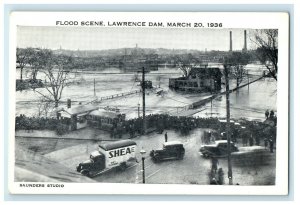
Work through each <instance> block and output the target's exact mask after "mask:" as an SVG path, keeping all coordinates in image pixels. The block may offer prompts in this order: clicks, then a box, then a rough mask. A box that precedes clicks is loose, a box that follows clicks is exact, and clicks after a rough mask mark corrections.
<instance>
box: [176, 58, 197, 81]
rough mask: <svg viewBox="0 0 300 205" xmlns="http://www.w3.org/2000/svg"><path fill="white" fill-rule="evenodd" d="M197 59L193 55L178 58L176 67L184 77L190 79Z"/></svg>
mask: <svg viewBox="0 0 300 205" xmlns="http://www.w3.org/2000/svg"><path fill="white" fill-rule="evenodd" d="M195 61H196V60H195V58H194V56H193V55H192V54H190V53H189V54H187V55H184V56H177V59H176V66H177V67H179V69H180V70H181V71H182V72H183V76H184V77H188V76H189V73H190V71H191V69H192V67H193V66H194V65H195Z"/></svg>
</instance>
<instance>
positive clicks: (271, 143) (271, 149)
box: [269, 137, 274, 153]
mask: <svg viewBox="0 0 300 205" xmlns="http://www.w3.org/2000/svg"><path fill="white" fill-rule="evenodd" d="M269 143H270V152H271V153H273V149H274V142H273V139H272V137H271V138H270V142H269Z"/></svg>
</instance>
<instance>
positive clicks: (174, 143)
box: [164, 141, 182, 146]
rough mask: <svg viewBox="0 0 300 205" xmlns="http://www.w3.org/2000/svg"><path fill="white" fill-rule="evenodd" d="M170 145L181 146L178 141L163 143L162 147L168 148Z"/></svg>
mask: <svg viewBox="0 0 300 205" xmlns="http://www.w3.org/2000/svg"><path fill="white" fill-rule="evenodd" d="M170 145H182V142H180V141H170V142H165V143H164V146H170Z"/></svg>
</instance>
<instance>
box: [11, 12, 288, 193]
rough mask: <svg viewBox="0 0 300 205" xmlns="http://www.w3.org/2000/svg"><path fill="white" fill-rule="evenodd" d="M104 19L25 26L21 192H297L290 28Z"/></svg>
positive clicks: (19, 88) (15, 148) (17, 146)
mask: <svg viewBox="0 0 300 205" xmlns="http://www.w3.org/2000/svg"><path fill="white" fill-rule="evenodd" d="M21 14H22V15H23V16H24V17H25V19H26V13H21ZM98 14H99V15H96V17H94V18H91V15H87V16H86V14H85V13H80V15H79V17H78V16H77V18H74V19H72V18H67V17H66V16H68V14H67V13H64V15H62V16H60V14H58V15H56V14H54V13H52V14H51V13H50V14H49V15H50V17H51V20H48V21H47V22H51V23H50V24H49V23H45V24H44V25H43V23H40V22H41V20H39V19H35V20H36V22H39V23H34V21H33V22H30V23H28V24H22V23H20V24H19V23H18V21H15V22H14V23H15V27H14V30H13V31H14V32H15V34H14V35H15V39H14V43H13V44H12V45H14V46H10V49H11V51H10V52H11V53H13V57H11V59H13V60H12V62H11V68H10V69H11V70H13V71H11V72H13V75H12V76H13V77H12V78H11V79H10V84H13V85H12V86H11V90H10V93H14V94H13V95H12V96H11V101H10V102H11V103H12V104H13V106H12V107H13V109H14V116H11V117H13V118H12V119H13V122H14V126H12V127H11V133H13V136H10V142H11V148H12V149H10V153H12V156H13V157H12V158H11V159H12V166H11V168H12V169H11V170H10V171H12V173H10V174H11V175H12V180H11V183H13V184H14V183H17V189H18V192H19V191H20V190H22V189H23V190H24V189H30V190H34V187H35V188H36V189H42V187H54V188H55V189H56V190H55V193H56V192H58V193H59V192H60V190H62V189H64V186H72V184H76V185H77V186H78V187H77V188H79V189H80V184H84V189H88V187H89V185H91V186H99V187H101V185H102V184H103V185H104V184H109V185H111V186H112V187H114V186H119V185H120V186H124V187H126V185H128V186H130V187H131V186H137V187H139V188H138V189H142V187H140V186H141V185H145V186H150V185H155V186H158V187H159V186H161V189H165V188H164V185H169V186H168V187H177V186H178V185H185V186H184V187H193V189H197V188H198V187H200V188H201V187H202V188H203V187H208V188H209V189H208V190H212V191H211V192H210V194H214V191H213V190H214V189H216V190H218V193H222V189H223V188H224V189H228V188H229V187H234V188H235V190H239V189H242V190H244V192H247V191H246V189H245V188H249V190H252V192H253V193H256V194H264V193H263V192H261V193H257V192H255V189H258V190H259V188H266V189H268V188H271V190H272V188H273V187H278V186H279V185H280V187H281V188H282V189H283V190H284V191H283V192H281V193H286V191H287V188H286V184H287V179H288V176H287V163H288V159H287V155H288V147H287V142H288V132H287V130H286V127H287V126H286V123H287V122H286V119H287V117H286V116H287V113H286V112H288V107H287V106H286V105H287V104H286V102H287V100H288V99H287V97H286V96H287V92H288V90H287V89H285V88H287V86H286V85H287V83H288V79H287V78H285V77H282V76H286V75H287V74H286V73H287V72H288V66H289V65H288V61H287V60H286V59H288V52H286V51H287V49H288V39H287V38H286V36H287V33H288V29H286V28H287V27H285V26H282V23H278V26H277V27H276V26H274V23H270V26H266V25H268V22H267V20H262V22H265V23H262V22H260V23H261V24H263V25H262V26H257V27H255V26H253V23H252V24H251V25H250V23H249V25H248V24H247V23H248V22H247V21H245V22H244V23H239V24H237V25H234V26H232V25H229V24H228V23H227V24H226V22H228V21H229V20H226V18H227V17H228V16H230V14H229V13H228V14H226V15H225V14H222V13H220V14H216V15H218V16H219V17H218V18H213V21H210V19H209V18H208V17H207V16H205V15H204V14H201V13H196V14H195V13H169V14H168V13H163V15H162V17H161V18H159V16H160V15H161V14H159V15H158V14H155V13H150V14H147V13H141V14H140V15H139V14H134V13H127V14H122V13H106V14H105V15H101V13H98ZM22 15H19V18H18V19H20V18H21V17H22ZM201 15H204V17H203V18H201ZM211 15H213V13H211ZM222 15H224V16H227V17H226V18H225V20H224V21H223V20H222V17H221V16H222ZM231 15H232V17H230V18H232V19H235V18H239V14H233V13H232V14H231ZM240 15H241V14H240ZM248 15H250V14H248ZM252 15H254V14H252ZM265 15H266V16H268V14H265ZM270 15H271V14H270ZM273 15H276V14H273ZM33 16H37V15H34V14H33ZM103 16H104V17H103ZM113 16H114V18H113ZM153 16H156V18H152V17H153ZM164 16H168V18H164ZM258 16H259V15H258ZM277 16H278V18H281V19H284V21H283V22H284V23H285V24H284V25H286V24H288V15H285V14H284V13H277ZM65 17H66V18H65ZM110 17H111V18H110ZM241 18H245V15H241ZM157 19H160V21H159V20H157ZM180 19H182V20H180ZM216 19H219V20H216ZM24 21H25V20H24ZM256 23H257V24H258V25H259V22H256ZM281 45H284V46H281ZM279 84H281V85H283V86H278V85H279ZM12 89H13V90H12ZM280 109H281V110H280ZM279 110H280V111H279ZM281 123H282V124H281ZM279 127H281V128H282V129H281V128H280V129H281V130H280V133H281V134H280V135H279V134H278V133H279V131H278V128H279ZM282 162H283V163H282ZM278 169H283V170H284V171H278ZM282 173H283V175H284V176H282ZM280 180H281V181H280ZM279 181H280V182H279ZM282 181H284V182H282ZM151 187H152V186H151ZM212 187H214V188H212ZM128 189H129V188H128ZM151 189H152V188H151ZM200 190H201V189H200ZM80 191H82V193H88V191H86V190H85V191H84V190H79V192H76V193H80ZM108 191H109V190H108ZM42 192H43V191H42ZM99 192H101V190H99ZM187 192H188V191H187ZM252 192H251V191H250V192H249V194H251V193H252ZM33 193H34V192H33ZM43 193H44V192H43ZM106 193H108V192H107V191H106ZM126 193H131V192H130V190H127V191H126ZM133 193H136V192H133ZM155 193H157V191H156V192H155ZM164 193H169V192H168V190H165V192H164ZM185 193H186V192H185ZM193 193H194V192H193ZM197 193H198V192H197ZM224 193H225V192H224ZM237 193H238V192H236V194H237ZM266 193H268V194H270V192H266ZM169 194H172V193H169ZM173 194H174V193H173ZM198 194H199V193H198ZM200 194H201V193H200ZM271 194H272V193H271Z"/></svg>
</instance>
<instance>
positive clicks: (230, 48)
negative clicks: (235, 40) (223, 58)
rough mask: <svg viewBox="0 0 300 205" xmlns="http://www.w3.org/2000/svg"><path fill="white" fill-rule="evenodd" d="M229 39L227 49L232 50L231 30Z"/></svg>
mask: <svg viewBox="0 0 300 205" xmlns="http://www.w3.org/2000/svg"><path fill="white" fill-rule="evenodd" d="M229 34H230V41H229V43H230V47H229V51H232V32H231V31H230V33H229Z"/></svg>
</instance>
